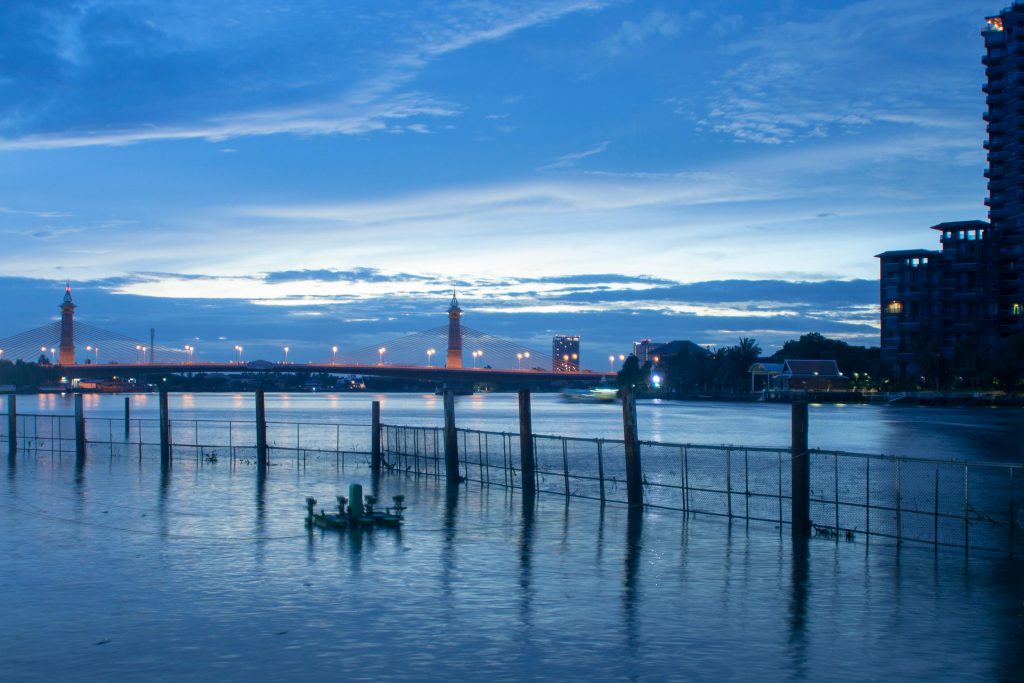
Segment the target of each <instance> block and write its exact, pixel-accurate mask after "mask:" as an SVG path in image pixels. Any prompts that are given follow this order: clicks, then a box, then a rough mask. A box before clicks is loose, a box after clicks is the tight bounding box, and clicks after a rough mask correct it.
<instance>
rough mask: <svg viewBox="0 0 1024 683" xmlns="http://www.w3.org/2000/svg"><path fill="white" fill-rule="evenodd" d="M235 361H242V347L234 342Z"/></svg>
mask: <svg viewBox="0 0 1024 683" xmlns="http://www.w3.org/2000/svg"><path fill="white" fill-rule="evenodd" d="M235 362H236V363H241V362H242V347H241V346H239V345H238V344H235Z"/></svg>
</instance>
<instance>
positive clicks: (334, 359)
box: [331, 346, 338, 365]
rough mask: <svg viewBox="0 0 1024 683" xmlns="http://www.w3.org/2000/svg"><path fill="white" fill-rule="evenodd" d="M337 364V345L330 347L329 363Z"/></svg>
mask: <svg viewBox="0 0 1024 683" xmlns="http://www.w3.org/2000/svg"><path fill="white" fill-rule="evenodd" d="M337 364H338V347H337V346H332V347H331V365H337Z"/></svg>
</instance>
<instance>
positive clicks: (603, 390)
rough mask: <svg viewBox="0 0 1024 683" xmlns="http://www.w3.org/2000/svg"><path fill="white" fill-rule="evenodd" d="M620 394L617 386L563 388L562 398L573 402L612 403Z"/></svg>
mask: <svg viewBox="0 0 1024 683" xmlns="http://www.w3.org/2000/svg"><path fill="white" fill-rule="evenodd" d="M618 396H619V390H618V389H616V388H615V387H593V388H591V389H563V390H562V400H565V401H571V402H573V403H611V402H612V401H614V400H615V399H616V398H618Z"/></svg>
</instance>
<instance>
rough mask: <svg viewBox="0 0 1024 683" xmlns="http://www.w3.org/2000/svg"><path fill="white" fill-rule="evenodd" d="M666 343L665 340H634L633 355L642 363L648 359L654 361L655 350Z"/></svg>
mask: <svg viewBox="0 0 1024 683" xmlns="http://www.w3.org/2000/svg"><path fill="white" fill-rule="evenodd" d="M664 345H665V344H664V342H652V341H651V340H650V339H641V340H640V341H638V342H633V355H634V356H636V359H637V360H638V361H640V365H643V364H644V363H646V362H647V361H651V363H654V357H655V355H656V353H655V352H656V351H657V350H658V349H659V348H661V347H662V346H664Z"/></svg>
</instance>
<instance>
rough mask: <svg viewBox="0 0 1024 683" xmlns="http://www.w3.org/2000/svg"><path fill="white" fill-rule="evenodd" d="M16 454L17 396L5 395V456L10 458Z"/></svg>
mask: <svg viewBox="0 0 1024 683" xmlns="http://www.w3.org/2000/svg"><path fill="white" fill-rule="evenodd" d="M17 455H18V397H17V396H15V395H14V394H11V395H10V396H8V397H7V457H9V458H11V459H12V460H13V459H14V458H16V457H17Z"/></svg>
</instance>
